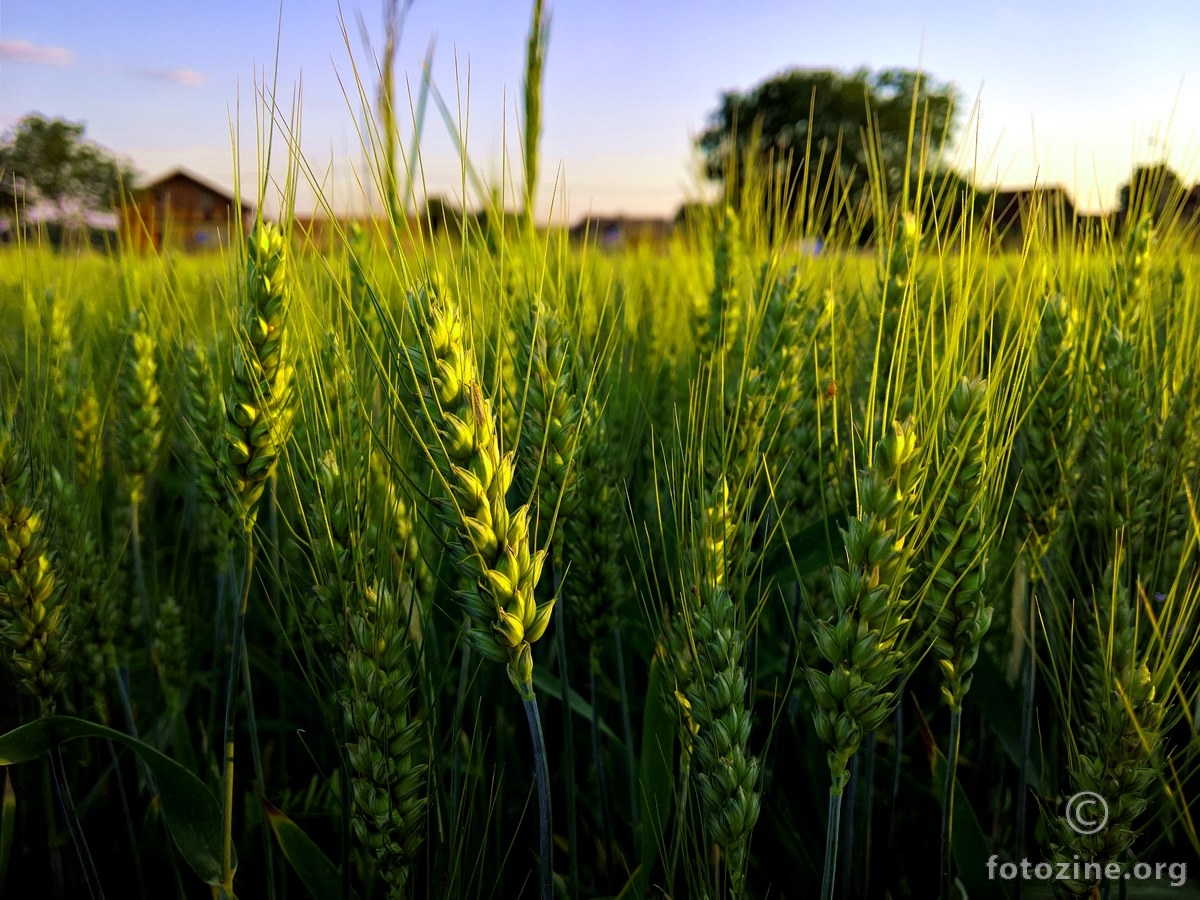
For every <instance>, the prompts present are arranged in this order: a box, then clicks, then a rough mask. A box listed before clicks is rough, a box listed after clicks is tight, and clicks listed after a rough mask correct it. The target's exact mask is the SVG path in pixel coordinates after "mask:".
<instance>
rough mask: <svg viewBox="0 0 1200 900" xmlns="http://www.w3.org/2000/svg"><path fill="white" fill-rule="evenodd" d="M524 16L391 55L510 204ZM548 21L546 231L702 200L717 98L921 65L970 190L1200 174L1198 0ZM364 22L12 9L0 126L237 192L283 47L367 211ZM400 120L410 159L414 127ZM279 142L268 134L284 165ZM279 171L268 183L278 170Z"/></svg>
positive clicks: (291, 72) (340, 194)
mask: <svg viewBox="0 0 1200 900" xmlns="http://www.w3.org/2000/svg"><path fill="white" fill-rule="evenodd" d="M530 5H531V4H530V3H529V2H525V0H522V2H519V3H518V2H509V0H414V2H413V3H412V5H411V8H410V10H409V14H408V16H407V18H406V20H405V29H404V34H403V40H402V43H401V46H400V52H399V69H400V71H399V73H398V78H399V82H400V84H401V85H403V84H404V79H405V78H406V77H407V78H409V79H410V81H411V84H412V86H413V90H414V93H415V90H416V87H417V83H418V79H419V77H420V66H421V60H422V59H423V57H424V55H425V52H426V49H427V47H428V45H429V42H430V41H431V39H436V55H435V57H434V60H435V62H434V69H433V73H434V80H435V82H436V83H437V85H438V86H439V88H440V90H441V92H442V94H443V95H444V96H445V98H446V100H447V102H448V103H449V104H450V105H451V107H453V108H454V109H455V110H456V115H457V110H458V108H459V107H460V105H461V107H462V109H463V112H464V121H463V122H461V123H460V127H465V130H466V135H467V147H468V150H469V154H470V157H471V159H472V160H473V162H474V163H475V165H476V167H477V168H478V169H479V170H480V171H481V173H482V174H483V175H484V176H485V177H486V178H487V179H489V180H490V181H491V182H499V181H500V179H501V176H502V174H505V177H506V179H507V192H508V193H510V194H511V193H513V192H514V189H513V186H512V181H513V178H512V172H513V171H518V172H519V170H520V150H519V140H518V134H519V124H518V123H519V115H518V109H519V104H520V96H521V74H522V65H523V57H524V52H525V39H526V34H527V31H528V26H529V14H530ZM547 6H548V8H549V9H550V11H551V15H552V21H551V35H550V45H549V50H548V54H547V60H546V73H545V75H546V82H545V90H544V103H545V108H544V113H543V118H544V132H543V142H542V177H541V180H540V183H539V212H540V215H541V216H542V218H546V217H548V216H551V215H553V216H554V217H555V218H562V217H564V216H565V217H567V218H569V219H571V220H574V219H577V218H578V217H580V216H581V215H584V214H587V213H589V212H595V213H626V214H631V215H646V214H664V215H669V214H671V213H673V211H674V210H675V208H676V207H677V206H678V205H679V203H680V202H681V201H683V200H684V199H687V198H689V197H695V196H697V195H698V193H699V192H700V190H701V188H702V181H701V180H700V179H699V177H698V175H697V172H698V166H697V161H696V158H695V155H694V153H693V151H692V146H691V144H692V138H693V137H694V136H695V135H696V134H697V133H698V132H699V131H701V130H702V129H703V128H704V126H705V123H706V119H707V116H708V115H709V113H710V112H711V111H712V110H713V109H714V107H715V106H716V104H717V101H718V95H719V94H720V92H722V91H725V90H747V89H749V88H752V87H753V86H754V85H755V84H757V83H758V82H760V81H761V80H763V79H764V78H766V77H768V76H770V75H772V74H775V73H777V72H779V71H781V70H783V69H786V68H789V67H792V66H800V67H811V68H817V67H832V68H838V69H846V70H848V69H853V68H856V67H858V66H867V67H869V68H872V69H878V68H884V67H892V66H903V67H910V68H916V67H917V66H918V65H919V66H920V67H922V68H923V69H924V70H925V71H927V72H928V73H930V74H931V75H932V76H934V77H936V78H938V79H941V80H947V81H952V82H954V83H955V84H956V85H957V86H958V88H959V90H960V92H961V96H962V98H963V101H964V107H965V109H964V113H963V115H962V117H961V118H962V121H963V123H964V129H963V135H962V138H961V139H960V140H959V142H958V147H957V148H956V151H955V156H956V158H957V160H958V163H959V167H960V168H961V169H964V170H965V171H968V172H970V171H974V172H975V173H976V174H977V178H978V181H979V182H980V183H981V184H997V183H999V184H1005V185H1010V186H1018V185H1027V184H1032V183H1034V181H1035V180H1036V181H1039V182H1042V183H1058V184H1062V185H1064V186H1066V187H1067V188H1068V189H1069V190H1070V191H1071V192H1072V194H1073V195H1074V196H1075V198H1076V202H1077V204H1078V205H1079V206H1080V207H1082V208H1085V209H1101V208H1106V207H1110V206H1112V205H1113V204H1114V203H1115V198H1116V191H1117V187H1118V185H1119V184H1120V182H1121V181H1122V180H1123V179H1125V178H1126V177H1128V174H1129V172H1130V170H1131V168H1132V166H1133V165H1134V164H1135V163H1136V162H1147V161H1158V160H1161V159H1163V158H1165V159H1166V160H1167V162H1168V163H1169V164H1170V165H1171V166H1172V167H1173V168H1175V169H1176V171H1178V172H1180V174H1181V175H1182V176H1183V177H1184V179H1185V180H1186V181H1188V182H1195V181H1200V51H1198V50H1197V48H1200V3H1196V2H1195V0H1147V2H1142V3H1140V4H1132V3H1128V2H1114V0H1092V2H1089V3H1086V4H1079V3H1075V2H1066V0H1040V2H1032V0H1009V2H1004V0H999V2H993V3H988V4H983V3H972V2H957V3H954V2H948V0H915V2H910V3H908V4H899V3H894V2H892V3H880V2H867V0H848V2H839V3H833V2H824V3H812V2H801V0H790V2H788V0H761V2H754V0H747V2H745V3H742V4H733V3H729V2H728V0H722V2H714V0H691V2H686V0H638V2H634V0H603V2H600V0H557V2H555V0H547ZM360 15H361V16H362V18H363V20H364V21H365V23H366V26H367V29H368V31H369V32H370V34H371V37H372V39H373V40H374V41H375V43H376V45H377V46H378V45H381V44H382V40H381V33H382V28H381V20H382V9H381V4H380V3H379V2H378V0H377V2H375V3H363V4H359V5H353V4H352V2H351V0H345V5H344V6H343V7H342V8H341V9H339V6H338V4H337V2H336V0H285V2H284V5H283V10H282V26H281V29H280V28H278V27H277V26H278V25H279V22H280V10H279V6H278V5H277V4H276V3H273V2H261V0H242V2H239V3H232V2H228V0H206V2H189V3H181V2H178V0H154V2H149V0H113V2H109V3H95V2H94V0H89V2H80V0H38V2H33V0H4V2H3V7H2V10H0V130H7V129H8V128H10V127H11V126H12V125H14V124H15V123H16V122H17V120H18V119H19V118H20V117H21V116H22V115H23V114H25V113H28V112H33V111H37V112H40V113H43V114H45V115H49V116H63V117H66V118H69V119H72V120H77V121H80V120H81V121H84V122H85V123H86V125H87V135H88V136H89V137H90V138H91V139H93V140H95V141H97V142H99V143H101V144H103V145H105V146H107V147H109V148H111V149H113V150H115V151H117V152H119V153H121V154H122V155H124V156H126V157H128V158H129V159H130V160H131V161H132V162H133V163H134V165H135V166H136V167H137V169H138V170H139V171H140V172H141V174H142V175H143V176H153V175H156V174H160V173H163V172H165V171H166V170H168V169H171V168H174V167H176V166H178V165H183V166H186V167H188V168H190V169H192V170H194V171H196V172H197V173H199V174H201V175H203V176H206V177H207V178H209V179H211V180H213V181H216V182H218V183H220V184H222V185H225V186H232V183H233V170H234V162H233V160H234V145H233V139H232V137H231V125H235V126H240V140H239V147H240V153H239V156H240V160H241V167H242V178H243V181H244V182H246V183H249V182H250V181H251V180H252V179H253V178H254V175H255V172H256V170H257V162H256V154H255V148H256V137H255V106H256V103H255V95H256V84H257V85H258V86H260V87H261V85H262V83H263V79H264V76H265V77H266V78H268V79H269V78H270V76H271V72H272V68H273V66H274V61H275V48H276V39H277V36H278V38H279V41H280V56H279V70H278V93H277V96H278V102H279V105H280V106H281V107H282V108H283V111H284V112H285V113H288V111H289V110H290V108H291V106H292V100H293V97H294V96H295V95H296V92H297V89H298V88H299V89H301V90H302V104H301V109H302V119H301V125H300V128H299V148H300V150H301V152H302V154H303V157H304V159H305V160H306V163H307V166H308V167H309V169H310V170H311V171H312V172H313V173H314V174H315V176H316V177H317V178H319V179H321V180H322V181H323V184H324V187H323V188H322V190H323V193H324V194H325V195H326V196H327V197H330V198H332V203H333V205H334V206H335V207H336V208H338V209H339V210H344V209H359V208H361V207H362V205H363V203H364V202H365V201H364V199H363V190H362V189H361V188H360V187H359V186H358V184H357V182H359V181H361V180H362V179H364V178H366V174H365V167H364V154H363V151H362V149H361V146H362V142H361V140H360V138H359V133H358V131H359V125H358V124H357V123H360V122H361V121H362V114H361V105H360V102H359V98H358V96H357V93H356V89H355V87H354V74H353V67H352V65H351V55H353V57H354V59H355V61H356V62H357V64H358V67H359V71H360V73H361V74H362V76H363V77H364V78H367V79H368V80H370V82H371V83H372V84H373V80H374V70H373V68H372V67H373V65H374V63H373V62H372V61H371V60H370V58H369V57H368V56H367V54H366V51H365V49H364V45H363V41H362V39H361V36H360V32H359V25H358V16H360ZM343 19H344V21H345V23H346V27H347V31H348V41H347V39H346V38H344V37H343V34H342V30H341V24H340V23H341V21H342V20H343ZM344 91H348V92H349V99H347V96H346V94H345V93H344ZM401 124H402V140H403V142H404V144H405V146H407V144H408V141H409V138H410V136H411V133H412V125H411V122H410V121H403V120H402V123H401ZM283 143H284V141H283V139H282V138H277V139H276V142H275V153H276V155H277V156H278V155H281V154H282V151H283V149H284V148H283ZM421 147H422V162H423V182H424V185H425V188H424V189H422V188H420V187H419V188H418V191H417V194H418V196H421V195H422V194H423V193H425V190H426V189H427V190H428V192H429V193H442V194H446V195H449V196H451V197H457V196H460V195H461V193H462V177H461V168H460V164H459V161H458V157H457V154H456V151H455V146H454V142H453V140H452V139H451V136H450V132H449V130H448V129H447V127H446V125H445V124H443V121H442V120H441V118H440V117H439V115H438V114H437V112H436V110H435V108H434V107H433V105H432V104H430V107H429V111H428V113H427V117H426V121H425V128H424V134H423V138H422V142H421ZM506 148H507V150H506ZM274 172H275V174H276V175H277V176H278V177H282V167H281V166H280V165H278V164H277V165H275V166H274ZM516 180H517V182H518V185H519V176H518V177H517V179H516ZM468 190H470V188H469V186H468ZM298 197H299V199H298V206H299V207H300V208H301V209H308V208H311V207H312V206H313V200H312V191H311V190H310V189H309V188H307V187H304V186H302V187H301V189H300V190H299V192H298ZM268 205H270V204H268Z"/></svg>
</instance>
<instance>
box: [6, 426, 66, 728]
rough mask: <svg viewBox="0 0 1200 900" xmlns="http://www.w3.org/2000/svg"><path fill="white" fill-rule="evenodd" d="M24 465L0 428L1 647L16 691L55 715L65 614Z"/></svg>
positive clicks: (11, 439) (63, 671)
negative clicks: (19, 689)
mask: <svg viewBox="0 0 1200 900" xmlns="http://www.w3.org/2000/svg"><path fill="white" fill-rule="evenodd" d="M30 481H31V478H30V473H29V470H28V464H27V461H26V460H25V459H24V458H23V456H22V454H21V452H20V451H19V449H18V448H17V445H16V440H15V439H14V436H13V435H12V433H11V431H10V429H9V428H8V426H6V425H0V644H2V645H3V648H4V656H5V662H6V663H7V664H8V666H9V668H10V669H11V671H12V673H13V676H14V677H15V679H16V682H17V684H18V686H20V688H21V690H23V691H24V692H25V693H27V694H29V695H30V696H31V697H34V698H36V699H37V701H38V703H39V704H40V706H41V711H42V714H43V715H50V714H52V713H53V712H54V707H55V696H56V695H57V694H58V693H59V691H60V690H61V689H62V686H63V682H64V679H65V678H66V673H67V661H68V658H69V655H70V650H71V641H70V639H69V637H70V632H69V626H70V623H69V613H68V610H67V605H66V601H65V597H64V594H63V591H62V586H61V585H60V584H59V581H58V577H57V574H56V568H55V565H54V561H53V559H52V558H51V556H50V550H49V543H48V540H47V529H46V523H45V519H44V515H43V513H42V511H41V503H40V502H39V500H38V498H37V497H36V496H34V493H33V490H32V485H31V484H30Z"/></svg>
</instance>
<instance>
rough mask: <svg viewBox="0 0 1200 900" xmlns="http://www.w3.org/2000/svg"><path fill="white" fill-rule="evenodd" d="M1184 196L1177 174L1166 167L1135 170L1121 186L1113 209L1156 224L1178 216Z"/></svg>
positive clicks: (1160, 165)
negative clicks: (1146, 217) (1147, 219)
mask: <svg viewBox="0 0 1200 900" xmlns="http://www.w3.org/2000/svg"><path fill="white" fill-rule="evenodd" d="M1186 192H1187V187H1186V185H1185V184H1184V183H1183V179H1181V178H1180V177H1179V173H1177V172H1175V171H1174V170H1173V169H1171V168H1170V167H1169V166H1167V164H1166V163H1155V164H1154V165H1148V166H1146V165H1142V166H1135V167H1134V169H1133V172H1132V173H1131V174H1130V176H1129V180H1128V181H1127V182H1125V183H1124V184H1122V185H1121V188H1120V191H1119V192H1118V195H1117V207H1118V209H1119V210H1120V212H1121V215H1122V216H1129V215H1133V216H1135V217H1136V216H1140V215H1143V214H1145V215H1149V216H1150V217H1151V218H1152V219H1153V220H1154V221H1155V222H1158V221H1162V220H1163V219H1170V218H1172V217H1173V215H1174V214H1175V213H1177V212H1178V209H1179V205H1180V203H1181V202H1182V200H1183V196H1184V194H1185V193H1186Z"/></svg>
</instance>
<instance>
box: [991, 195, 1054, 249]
mask: <svg viewBox="0 0 1200 900" xmlns="http://www.w3.org/2000/svg"><path fill="white" fill-rule="evenodd" d="M989 206H990V213H991V215H990V219H991V221H990V224H991V227H992V231H993V233H994V234H995V235H996V237H997V238H999V240H1000V243H1001V245H1002V246H1004V247H1007V248H1009V249H1017V248H1019V247H1021V245H1022V244H1024V242H1025V237H1026V235H1028V234H1029V233H1030V232H1031V231H1032V229H1033V228H1034V227H1036V226H1037V225H1038V224H1039V223H1040V224H1041V225H1042V227H1044V228H1045V229H1046V235H1047V237H1049V238H1050V239H1051V240H1057V239H1058V238H1060V237H1067V238H1069V237H1070V236H1071V234H1072V233H1073V229H1074V224H1075V204H1074V202H1073V201H1072V200H1071V195H1070V194H1069V193H1067V191H1066V189H1065V188H1063V187H1060V186H1058V185H1054V186H1050V187H1033V188H1018V189H1016V190H999V191H996V192H995V193H994V194H993V195H992V202H991V204H990V205H989Z"/></svg>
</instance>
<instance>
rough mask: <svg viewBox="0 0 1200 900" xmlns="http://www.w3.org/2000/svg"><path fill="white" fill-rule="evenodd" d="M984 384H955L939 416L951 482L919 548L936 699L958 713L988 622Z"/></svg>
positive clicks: (985, 406)
mask: <svg viewBox="0 0 1200 900" xmlns="http://www.w3.org/2000/svg"><path fill="white" fill-rule="evenodd" d="M986 412H987V384H986V382H983V381H974V382H970V381H967V379H965V378H964V379H962V380H961V381H960V382H959V384H958V387H956V388H955V390H954V392H953V393H952V394H951V396H950V403H949V405H948V407H947V409H946V429H945V442H946V445H947V446H946V451H945V452H944V453H943V456H942V461H943V465H945V466H949V467H951V468H952V471H953V475H952V477H950V478H949V479H948V480H947V481H945V482H939V487H944V499H943V503H942V506H941V509H940V513H939V515H938V519H937V523H936V524H935V525H934V527H933V531H932V533H931V535H930V538H929V541H928V543H927V544H926V547H925V551H924V556H925V560H926V563H925V565H926V568H927V570H929V571H931V572H932V574H933V581H932V584H931V586H930V588H929V591H928V592H927V593H926V595H925V598H924V600H923V603H922V605H923V612H924V614H925V617H926V618H927V619H929V620H930V621H931V622H932V631H933V652H934V655H935V657H936V658H937V661H938V664H939V666H940V668H941V671H942V694H943V696H944V697H945V698H946V702H947V703H948V704H949V706H950V708H951V709H952V710H955V709H959V708H961V705H962V701H963V697H964V696H965V695H966V693H967V691H968V690H969V689H970V687H971V669H972V667H973V666H974V665H975V660H976V659H977V658H978V656H979V647H980V644H981V642H982V640H983V636H984V634H985V633H986V632H987V630H988V627H989V626H990V625H991V622H992V607H991V605H990V604H989V603H988V602H987V597H986V596H985V593H984V583H985V575H984V568H985V564H986V559H987V548H986V546H985V544H984V541H985V539H986V535H987V520H988V512H989V509H988V498H987V497H986V494H985V491H986V473H985V472H984V469H983V466H984V458H985V446H984V443H985V441H984V438H985V435H984V427H985V414H986Z"/></svg>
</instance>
